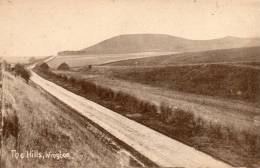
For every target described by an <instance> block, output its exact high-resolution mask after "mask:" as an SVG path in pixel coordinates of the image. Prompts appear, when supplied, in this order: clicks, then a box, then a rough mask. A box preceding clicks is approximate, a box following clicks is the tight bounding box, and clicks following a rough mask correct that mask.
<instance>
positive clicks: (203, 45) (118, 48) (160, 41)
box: [58, 34, 260, 55]
mask: <svg viewBox="0 0 260 168" xmlns="http://www.w3.org/2000/svg"><path fill="white" fill-rule="evenodd" d="M249 46H260V39H259V38H238V37H232V36H227V37H224V38H219V39H213V40H190V39H185V38H180V37H176V36H171V35H165V34H125V35H119V36H115V37H112V38H110V39H107V40H104V41H102V42H100V43H98V44H95V45H93V46H90V47H88V48H84V49H82V50H79V51H62V52H59V53H58V55H87V54H124V53H139V52H187V51H201V50H212V49H224V48H240V47H249Z"/></svg>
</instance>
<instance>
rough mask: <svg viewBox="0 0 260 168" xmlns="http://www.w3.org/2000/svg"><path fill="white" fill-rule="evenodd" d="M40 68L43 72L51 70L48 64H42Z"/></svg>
mask: <svg viewBox="0 0 260 168" xmlns="http://www.w3.org/2000/svg"><path fill="white" fill-rule="evenodd" d="M39 68H40V69H41V70H43V71H48V70H49V69H50V67H49V65H48V64H46V63H42V64H41V65H40V66H39Z"/></svg>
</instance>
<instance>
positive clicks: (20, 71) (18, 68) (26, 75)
mask: <svg viewBox="0 0 260 168" xmlns="http://www.w3.org/2000/svg"><path fill="white" fill-rule="evenodd" d="M14 72H15V75H19V76H21V77H22V78H23V79H24V80H25V81H26V82H27V83H28V82H29V79H30V77H31V73H30V72H29V71H28V70H26V69H25V68H24V66H23V65H22V64H19V63H18V64H16V65H15V66H14Z"/></svg>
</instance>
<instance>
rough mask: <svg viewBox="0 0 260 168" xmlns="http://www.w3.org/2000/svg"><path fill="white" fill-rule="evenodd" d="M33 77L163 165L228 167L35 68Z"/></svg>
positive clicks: (189, 167) (74, 107) (66, 101)
mask: <svg viewBox="0 0 260 168" xmlns="http://www.w3.org/2000/svg"><path fill="white" fill-rule="evenodd" d="M31 80H32V81H33V82H35V83H36V84H38V85H39V86H40V87H42V88H43V89H45V90H46V91H47V92H49V93H50V94H52V95H53V96H55V97H56V98H57V99H59V100H60V101H62V102H64V103H65V104H67V105H68V106H70V107H71V108H73V109H75V110H76V111H78V112H79V113H80V114H82V115H83V116H85V117H87V118H88V119H90V120H92V121H93V122H95V123H97V124H98V125H99V126H101V127H102V128H104V129H105V130H107V131H108V132H109V133H111V134H112V135H113V136H115V137H116V138H118V139H119V140H121V141H122V142H124V143H126V144H128V145H130V146H131V147H132V148H133V149H135V150H136V151H137V152H139V153H140V154H142V155H144V156H145V157H147V158H148V159H150V160H151V161H153V162H155V163H156V164H158V165H160V166H162V167H187V168H191V167H193V168H206V167H208V168H209V167H211V168H229V167H231V166H230V165H228V164H226V163H223V162H221V161H218V160H216V159H214V158H213V157H211V156H209V155H207V154H205V153H202V152H200V151H197V150H196V149H194V148H192V147H189V146H187V145H184V144H182V143H180V142H178V141H175V140H173V139H171V138H168V137H166V136H164V135H162V134H160V133H158V132H156V131H154V130H152V129H150V128H147V127H145V126H143V125H141V124H139V123H137V122H135V121H132V120H129V119H127V118H125V117H123V116H121V115H119V114H117V113H115V112H113V111H111V110H109V109H106V108H104V107H102V106H100V105H98V104H96V103H94V102H91V101H89V100H87V99H85V98H83V97H80V96H78V95H76V94H73V93H71V92H69V91H67V90H65V89H64V88H62V87H60V86H57V85H56V84H54V83H52V82H49V81H47V80H45V79H43V78H41V77H40V76H38V75H37V74H36V73H34V72H32V77H31Z"/></svg>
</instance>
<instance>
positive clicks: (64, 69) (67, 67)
mask: <svg viewBox="0 0 260 168" xmlns="http://www.w3.org/2000/svg"><path fill="white" fill-rule="evenodd" d="M57 69H58V70H62V71H68V70H70V67H69V65H68V64H67V63H65V62H63V63H62V64H60V65H59V66H58V68H57Z"/></svg>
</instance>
